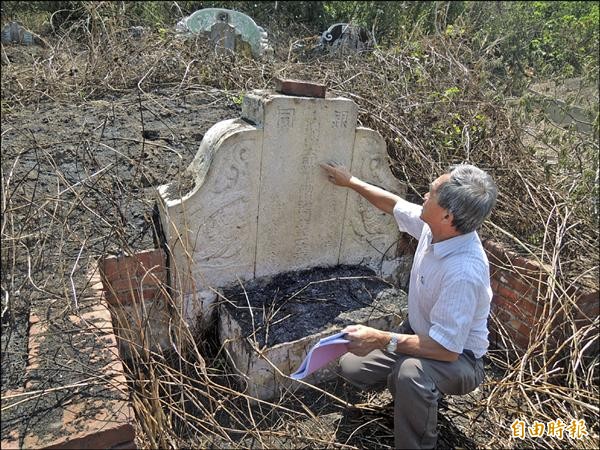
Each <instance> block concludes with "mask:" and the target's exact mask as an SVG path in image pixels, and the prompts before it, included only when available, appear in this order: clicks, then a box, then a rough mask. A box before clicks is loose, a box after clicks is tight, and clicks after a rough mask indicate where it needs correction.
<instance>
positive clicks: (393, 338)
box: [385, 333, 398, 353]
mask: <svg viewBox="0 0 600 450" xmlns="http://www.w3.org/2000/svg"><path fill="white" fill-rule="evenodd" d="M397 346H398V335H397V334H396V333H390V342H388V345H387V346H386V347H385V349H386V350H387V351H388V352H390V353H394V352H395V351H396V347H397Z"/></svg>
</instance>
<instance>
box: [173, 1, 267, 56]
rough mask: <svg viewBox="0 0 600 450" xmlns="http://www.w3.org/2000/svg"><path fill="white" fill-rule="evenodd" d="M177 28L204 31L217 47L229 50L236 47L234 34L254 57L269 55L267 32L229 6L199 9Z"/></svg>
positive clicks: (186, 30)
mask: <svg viewBox="0 0 600 450" xmlns="http://www.w3.org/2000/svg"><path fill="white" fill-rule="evenodd" d="M176 29H177V31H179V32H182V33H195V34H205V35H206V36H207V37H209V38H210V39H211V40H212V41H213V42H214V43H215V45H216V46H217V48H218V49H228V50H232V51H235V50H236V45H235V44H236V42H235V40H236V36H237V37H238V38H239V39H241V40H242V41H243V42H246V43H247V44H248V45H249V46H250V48H251V51H252V56H254V57H255V58H261V57H263V56H269V55H270V54H271V53H272V52H273V49H272V48H271V47H270V46H269V42H268V38H267V32H266V31H265V30H264V29H263V28H262V27H259V26H258V25H257V24H256V22H254V20H252V18H251V17H249V16H247V15H246V14H243V13H241V12H238V11H233V10H230V9H224V8H205V9H200V10H198V11H196V12H195V13H193V14H192V15H191V16H189V17H186V18H185V19H183V20H181V21H180V22H179V23H178V24H177V26H176Z"/></svg>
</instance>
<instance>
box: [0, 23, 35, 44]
mask: <svg viewBox="0 0 600 450" xmlns="http://www.w3.org/2000/svg"><path fill="white" fill-rule="evenodd" d="M2 43H3V44H9V43H12V44H24V45H33V44H35V43H36V41H35V38H34V35H33V34H32V33H31V32H30V31H27V30H26V29H25V28H23V27H22V26H21V25H19V24H18V23H17V22H10V23H7V24H6V25H5V26H4V27H3V28H2Z"/></svg>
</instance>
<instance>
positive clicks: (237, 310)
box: [219, 266, 407, 400]
mask: <svg viewBox="0 0 600 450" xmlns="http://www.w3.org/2000/svg"><path fill="white" fill-rule="evenodd" d="M406 311H407V304H406V294H405V293H404V292H403V291H400V290H398V289H396V288H395V287H394V286H392V285H391V284H390V283H388V282H386V281H384V280H382V279H381V278H378V277H376V275H375V272H373V271H372V270H371V269H368V268H365V267H361V266H336V267H331V268H312V269H308V270H304V271H296V272H287V273H281V274H277V275H275V276H270V277H262V278H256V279H254V280H252V281H248V282H245V283H244V284H243V285H242V284H241V283H239V284H238V285H233V286H230V287H228V288H225V289H224V290H223V295H222V299H221V303H220V308H219V335H220V340H221V342H222V343H223V346H224V348H225V350H226V351H227V354H228V356H229V357H230V360H231V362H232V363H233V364H234V365H235V368H236V370H237V371H238V373H239V374H240V375H241V377H242V378H243V379H245V381H246V384H247V389H246V393H247V394H248V395H250V396H252V397H255V398H258V399H262V400H270V399H277V398H280V396H281V395H282V394H284V392H285V391H286V390H295V389H296V388H298V387H299V386H301V385H302V384H301V383H299V382H298V381H295V380H292V379H291V378H289V377H288V376H289V375H290V374H291V373H293V372H294V371H296V370H297V369H298V368H299V367H300V365H301V364H302V361H303V360H304V358H305V356H306V355H307V353H308V350H309V349H310V347H311V346H312V345H314V344H315V343H316V342H318V341H319V340H320V339H322V338H324V337H326V336H329V335H331V334H333V333H336V332H338V331H340V330H341V329H342V328H344V327H345V326H346V325H351V324H354V323H360V324H364V325H368V326H372V327H375V328H381V329H393V328H395V327H397V326H398V325H399V324H400V323H401V322H402V321H403V320H404V318H405V317H406ZM334 369H335V363H331V364H330V365H329V366H328V367H324V368H323V369H320V370H318V371H317V372H315V373H313V374H312V375H310V376H308V377H307V378H305V379H304V381H306V382H308V383H313V384H314V383H317V382H320V381H325V380H328V379H331V378H333V377H335V372H334Z"/></svg>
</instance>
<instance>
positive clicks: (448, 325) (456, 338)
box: [429, 278, 480, 353]
mask: <svg viewBox="0 0 600 450" xmlns="http://www.w3.org/2000/svg"><path fill="white" fill-rule="evenodd" d="M442 295H443V298H440V299H439V300H438V301H437V303H436V304H435V305H434V306H433V308H432V309H431V313H430V320H431V328H430V329H429V337H430V338H431V339H433V340H434V341H436V342H437V343H438V344H440V345H441V346H443V347H444V348H446V349H447V350H450V351H451V352H455V353H462V352H463V350H464V345H465V342H466V341H467V338H468V337H469V333H470V331H471V327H472V324H473V318H474V316H475V311H476V309H477V303H478V295H480V288H479V287H478V285H477V282H476V281H475V280H468V279H463V278H461V279H457V280H456V281H453V282H452V283H451V284H450V285H448V286H447V287H445V288H444V291H443V293H442Z"/></svg>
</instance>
